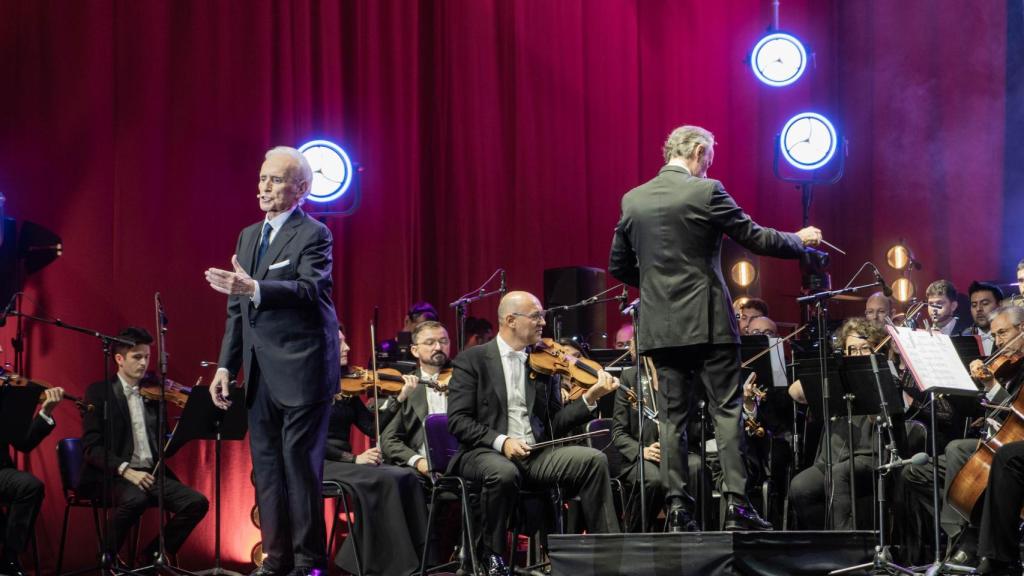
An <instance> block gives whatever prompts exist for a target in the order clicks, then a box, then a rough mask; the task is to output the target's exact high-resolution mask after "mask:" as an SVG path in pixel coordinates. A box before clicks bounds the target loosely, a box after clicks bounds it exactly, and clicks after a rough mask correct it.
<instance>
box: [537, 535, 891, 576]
mask: <svg viewBox="0 0 1024 576" xmlns="http://www.w3.org/2000/svg"><path fill="white" fill-rule="evenodd" d="M875 537H876V536H875V534H874V533H873V532H867V531H856V532H735V533H731V532H703V533H690V534H595V535H559V536H550V537H549V539H548V540H549V541H548V544H549V550H550V553H551V565H552V572H553V574H555V575H556V576H621V575H629V576H682V575H685V576H691V575H693V576H696V575H700V576H712V575H713V576H718V575H722V576H801V575H806V576H811V575H814V576H820V575H822V574H826V573H828V572H829V571H831V570H834V569H837V568H843V567H846V566H852V565H855V564H860V563H863V562H868V561H870V560H871V557H872V554H873V551H874V546H875ZM863 573H864V574H867V572H866V571H865V572H863Z"/></svg>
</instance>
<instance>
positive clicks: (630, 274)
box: [608, 166, 804, 352]
mask: <svg viewBox="0 0 1024 576" xmlns="http://www.w3.org/2000/svg"><path fill="white" fill-rule="evenodd" d="M723 234H725V235H728V236H729V237H730V238H732V239H733V240H735V241H736V242H738V243H739V244H740V245H742V246H743V247H745V248H747V249H748V250H750V251H751V252H754V253H755V254H760V255H763V256H776V257H780V258H799V257H800V256H801V255H802V254H803V251H804V250H803V245H802V243H801V242H800V239H799V237H797V235H796V234H791V233H786V232H778V231H776V230H773V229H771V228H763V227H761V226H758V225H757V223H755V222H754V221H753V220H751V219H750V216H748V215H747V214H746V213H744V212H743V210H741V209H740V207H739V206H737V205H736V202H735V201H733V199H732V197H731V196H729V194H728V193H727V192H726V191H725V189H724V188H723V187H722V183H721V182H719V181H717V180H710V179H706V178H695V177H693V176H691V175H690V174H689V173H688V172H686V170H685V169H683V168H680V167H677V166H665V167H664V168H662V169H661V171H660V172H659V173H658V175H657V176H656V177H655V178H654V179H653V180H651V181H649V182H647V183H645V184H643V185H641V186H639V187H637V188H634V189H633V190H630V191H629V192H628V193H627V194H626V195H625V196H624V197H623V198H622V216H621V218H620V219H619V223H618V225H617V226H616V227H615V236H614V238H613V240H612V248H611V255H610V258H609V264H608V271H609V272H610V273H611V274H612V276H614V277H616V278H618V279H619V280H621V281H622V282H625V283H626V284H629V285H630V286H638V287H639V288H640V304H641V307H640V310H641V312H640V313H641V317H642V321H641V322H640V330H639V333H638V334H637V342H638V344H639V348H640V351H642V352H645V351H647V350H655V349H658V348H671V347H677V346H689V345H694V344H731V343H738V342H739V341H740V340H739V329H738V328H737V324H736V317H735V314H734V312H733V308H732V298H731V297H730V295H729V289H728V288H727V287H726V284H725V280H724V279H723V278H722V266H721V262H720V261H719V260H720V253H721V249H722V235H723Z"/></svg>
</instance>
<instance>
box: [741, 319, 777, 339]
mask: <svg viewBox="0 0 1024 576" xmlns="http://www.w3.org/2000/svg"><path fill="white" fill-rule="evenodd" d="M747 334H750V335H751V336H772V337H775V336H778V335H779V327H778V326H776V325H775V321H774V320H772V319H771V318H769V317H767V316H758V317H757V318H754V319H753V320H751V321H750V324H748V325H747Z"/></svg>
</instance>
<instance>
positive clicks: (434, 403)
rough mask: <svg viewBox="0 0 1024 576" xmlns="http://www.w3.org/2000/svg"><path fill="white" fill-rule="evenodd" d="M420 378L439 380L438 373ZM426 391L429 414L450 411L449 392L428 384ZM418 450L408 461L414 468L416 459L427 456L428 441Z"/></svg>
mask: <svg viewBox="0 0 1024 576" xmlns="http://www.w3.org/2000/svg"><path fill="white" fill-rule="evenodd" d="M420 379H421V380H429V381H431V382H437V374H433V375H430V374H423V375H422V377H421V378H420ZM420 386H425V384H423V383H422V382H421V383H420ZM426 393H427V414H446V413H447V412H448V395H447V394H442V393H440V392H438V391H437V390H434V389H433V388H431V387H429V386H427V389H426ZM416 452H417V454H416V455H415V456H412V457H410V458H409V461H408V462H406V464H408V465H409V466H412V467H413V468H415V467H416V461H417V460H419V459H420V458H426V457H427V443H426V442H423V443H422V444H420V447H419V449H417V450H416Z"/></svg>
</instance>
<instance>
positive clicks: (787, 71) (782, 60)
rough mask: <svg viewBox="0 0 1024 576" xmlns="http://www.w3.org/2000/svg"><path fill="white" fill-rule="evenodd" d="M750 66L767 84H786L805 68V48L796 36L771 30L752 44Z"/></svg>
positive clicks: (794, 80)
mask: <svg viewBox="0 0 1024 576" xmlns="http://www.w3.org/2000/svg"><path fill="white" fill-rule="evenodd" d="M750 68H751V69H752V70H753V71H754V76H756V77H757V79H758V80H760V81H761V82H764V83H765V84H767V85H769V86H776V87H778V86H788V85H790V84H792V83H793V82H796V81H797V80H798V79H799V78H800V76H802V75H803V73H804V70H805V69H806V68H807V50H805V49H804V45H803V43H801V42H800V41H799V40H797V39H796V37H794V36H792V35H790V34H784V33H782V32H773V33H772V34H769V35H767V36H765V37H764V38H761V40H760V41H758V43H757V44H755V45H754V50H753V52H751V54H750Z"/></svg>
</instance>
